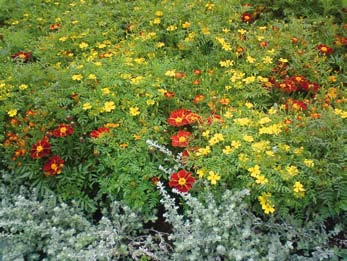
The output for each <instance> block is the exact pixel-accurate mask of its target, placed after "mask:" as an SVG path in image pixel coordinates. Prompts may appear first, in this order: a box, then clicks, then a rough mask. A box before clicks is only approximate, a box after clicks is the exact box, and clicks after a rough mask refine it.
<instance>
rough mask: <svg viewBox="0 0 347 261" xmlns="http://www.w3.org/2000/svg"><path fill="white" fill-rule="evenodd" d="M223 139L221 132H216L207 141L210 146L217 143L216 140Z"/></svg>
mask: <svg viewBox="0 0 347 261" xmlns="http://www.w3.org/2000/svg"><path fill="white" fill-rule="evenodd" d="M223 140H224V137H223V134H221V133H216V134H214V135H213V137H212V138H211V139H210V140H209V141H208V143H209V144H210V145H211V146H212V145H215V144H217V143H218V142H220V141H223Z"/></svg>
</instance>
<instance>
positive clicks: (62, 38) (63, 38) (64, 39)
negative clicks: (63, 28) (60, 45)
mask: <svg viewBox="0 0 347 261" xmlns="http://www.w3.org/2000/svg"><path fill="white" fill-rule="evenodd" d="M66 40H67V37H65V36H63V37H60V38H59V41H60V42H65V41H66Z"/></svg>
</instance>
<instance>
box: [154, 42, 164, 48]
mask: <svg viewBox="0 0 347 261" xmlns="http://www.w3.org/2000/svg"><path fill="white" fill-rule="evenodd" d="M155 46H156V47H157V48H162V47H164V46H165V44H164V43H163V42H158V43H157V44H156V45H155Z"/></svg>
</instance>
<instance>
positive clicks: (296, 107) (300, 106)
mask: <svg viewBox="0 0 347 261" xmlns="http://www.w3.org/2000/svg"><path fill="white" fill-rule="evenodd" d="M285 108H286V110H292V111H304V110H307V104H306V103H305V102H303V101H298V100H293V99H288V101H287V102H286V104H285Z"/></svg>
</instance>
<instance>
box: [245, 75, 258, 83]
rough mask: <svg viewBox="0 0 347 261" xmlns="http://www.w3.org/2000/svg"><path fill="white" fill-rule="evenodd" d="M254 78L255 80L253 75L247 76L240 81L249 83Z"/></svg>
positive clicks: (253, 80)
mask: <svg viewBox="0 0 347 261" xmlns="http://www.w3.org/2000/svg"><path fill="white" fill-rule="evenodd" d="M255 80H256V78H255V76H249V77H247V78H245V79H243V80H242V81H243V82H244V83H245V84H249V83H252V82H255Z"/></svg>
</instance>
